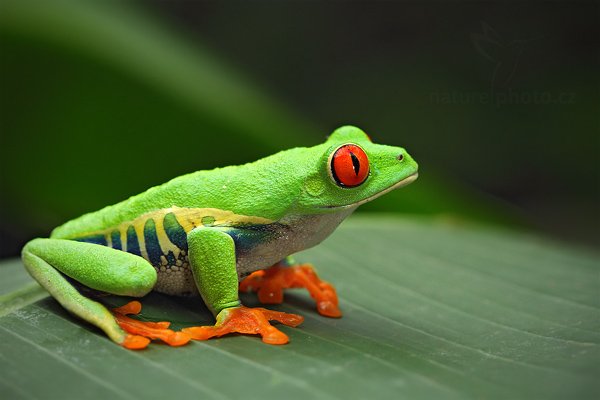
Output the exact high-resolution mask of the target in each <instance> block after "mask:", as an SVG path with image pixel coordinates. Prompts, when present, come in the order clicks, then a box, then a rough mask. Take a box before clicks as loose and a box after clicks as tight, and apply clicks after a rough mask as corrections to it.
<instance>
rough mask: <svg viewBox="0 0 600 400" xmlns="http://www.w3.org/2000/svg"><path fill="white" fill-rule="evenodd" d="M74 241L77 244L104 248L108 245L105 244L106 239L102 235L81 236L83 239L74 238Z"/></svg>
mask: <svg viewBox="0 0 600 400" xmlns="http://www.w3.org/2000/svg"><path fill="white" fill-rule="evenodd" d="M74 240H76V241H77V242H85V243H93V244H99V245H101V246H106V245H107V244H108V243H107V242H106V237H105V236H104V235H102V234H98V235H90V236H83V237H79V238H75V239H74Z"/></svg>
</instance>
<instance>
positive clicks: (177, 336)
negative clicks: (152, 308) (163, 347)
mask: <svg viewBox="0 0 600 400" xmlns="http://www.w3.org/2000/svg"><path fill="white" fill-rule="evenodd" d="M141 309H142V306H141V304H140V302H139V301H132V302H130V303H128V304H126V305H124V306H123V307H119V308H116V309H114V310H113V311H114V316H115V319H116V321H117V323H118V324H119V326H120V327H121V328H123V330H124V331H125V332H127V333H130V335H128V336H127V337H126V338H125V341H124V342H123V343H122V345H123V346H124V347H126V348H128V349H140V348H144V347H146V346H147V345H148V343H150V339H160V340H162V341H163V342H165V343H167V344H168V345H169V346H182V345H184V344H186V343H188V342H189V341H190V340H191V337H190V335H188V334H187V333H185V332H175V331H173V330H171V329H168V328H169V326H170V325H171V323H170V322H166V321H161V322H144V321H140V320H137V319H133V318H130V317H128V316H126V315H125V314H138V313H139V312H140V311H141ZM143 339H144V340H145V345H143V347H141V346H142V343H144V340H143Z"/></svg>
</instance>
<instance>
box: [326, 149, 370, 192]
mask: <svg viewBox="0 0 600 400" xmlns="http://www.w3.org/2000/svg"><path fill="white" fill-rule="evenodd" d="M331 175H332V176H333V179H334V180H335V183H337V184H338V185H339V186H342V187H355V186H358V185H360V184H361V183H363V182H364V181H365V180H366V179H367V177H368V176H369V159H368V158H367V155H366V154H365V152H364V150H363V149H361V148H360V147H358V146H357V145H355V144H345V145H343V146H341V147H338V149H337V150H336V151H335V152H334V153H333V156H332V157H331Z"/></svg>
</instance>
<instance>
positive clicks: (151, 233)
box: [144, 218, 163, 265]
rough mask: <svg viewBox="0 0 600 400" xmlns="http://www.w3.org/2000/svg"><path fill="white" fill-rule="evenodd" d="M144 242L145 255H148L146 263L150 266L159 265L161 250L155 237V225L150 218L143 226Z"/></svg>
mask: <svg viewBox="0 0 600 400" xmlns="http://www.w3.org/2000/svg"><path fill="white" fill-rule="evenodd" d="M144 240H145V244H146V253H148V261H150V264H152V265H160V256H162V254H163V253H162V249H161V248H160V243H159V242H158V236H156V224H155V223H154V220H153V219H152V218H150V219H148V220H147V221H146V223H145V224H144Z"/></svg>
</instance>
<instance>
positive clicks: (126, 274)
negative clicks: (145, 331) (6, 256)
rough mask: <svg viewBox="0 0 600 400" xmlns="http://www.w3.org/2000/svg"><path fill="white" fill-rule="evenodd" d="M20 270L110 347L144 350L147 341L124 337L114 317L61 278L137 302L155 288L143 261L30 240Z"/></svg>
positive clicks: (96, 248) (95, 248)
mask: <svg viewBox="0 0 600 400" xmlns="http://www.w3.org/2000/svg"><path fill="white" fill-rule="evenodd" d="M22 256H23V262H24V264H25V268H26V269H27V271H28V272H29V273H30V274H31V276H32V277H33V278H34V279H35V280H36V281H38V283H39V284H40V285H42V286H43V287H44V288H45V289H46V290H47V291H48V292H49V293H50V294H51V295H52V296H53V297H54V298H55V299H56V300H58V302H59V303H60V304H61V305H62V306H63V307H64V308H66V309H67V310H68V311H70V312H72V313H73V314H75V315H77V316H78V317H80V318H83V319H84V320H86V321H88V322H89V323H91V324H93V325H95V326H97V327H99V328H100V329H102V330H103V331H104V332H106V334H107V335H108V337H109V338H110V339H112V340H113V341H114V342H116V343H118V344H120V345H122V346H124V347H126V348H130V349H139V348H144V347H146V346H147V345H148V343H149V342H150V340H149V339H147V338H146V337H143V336H139V335H132V334H128V333H127V332H125V331H124V330H123V329H122V328H121V327H120V326H119V323H118V322H117V320H116V319H115V317H114V316H113V314H112V313H111V312H110V311H109V310H108V309H106V307H104V306H103V305H102V304H100V303H98V302H96V301H93V300H91V299H89V298H87V297H85V296H83V295H82V294H80V293H79V291H78V290H77V289H76V288H75V287H74V286H73V285H71V283H70V282H69V281H68V280H67V279H66V278H65V276H63V274H64V275H66V276H68V277H70V278H72V279H74V280H76V281H78V282H80V283H82V284H83V285H85V286H88V287H90V288H92V289H96V290H101V291H104V292H108V293H111V294H116V295H122V296H133V297H142V296H144V295H146V294H147V293H148V292H150V290H152V288H153V287H154V284H155V283H156V271H155V269H154V268H153V267H152V266H151V265H150V264H149V263H148V262H147V261H146V260H144V259H143V258H141V257H139V256H136V255H134V254H130V253H126V252H123V251H119V250H115V249H112V248H110V247H105V246H101V245H97V244H92V243H83V242H76V241H72V240H64V239H35V240H32V241H31V242H29V243H27V245H26V246H25V247H24V248H23V252H22Z"/></svg>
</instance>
